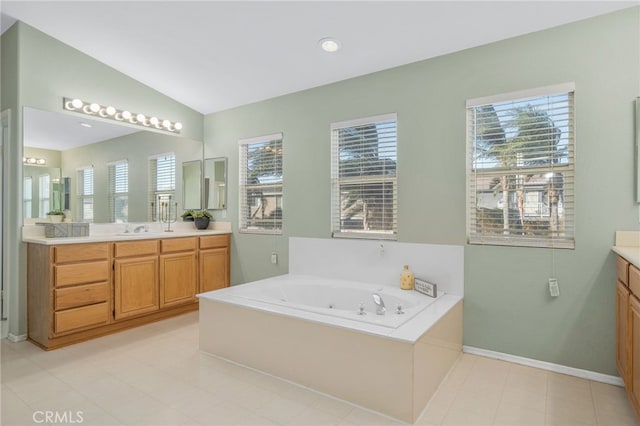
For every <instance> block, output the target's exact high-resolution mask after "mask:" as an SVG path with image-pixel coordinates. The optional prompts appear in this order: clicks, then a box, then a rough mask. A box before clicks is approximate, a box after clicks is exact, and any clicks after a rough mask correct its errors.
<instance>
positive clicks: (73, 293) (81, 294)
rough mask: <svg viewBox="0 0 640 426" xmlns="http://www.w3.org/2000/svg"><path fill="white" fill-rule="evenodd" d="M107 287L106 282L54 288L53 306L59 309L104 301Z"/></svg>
mask: <svg viewBox="0 0 640 426" xmlns="http://www.w3.org/2000/svg"><path fill="white" fill-rule="evenodd" d="M108 289H109V286H108V283H107V282H103V283H98V284H86V285H80V286H76V287H66V288H60V289H56V293H55V295H56V297H55V303H56V304H55V308H56V310H61V309H69V308H75V307H77V306H84V305H91V304H94V303H100V302H106V301H107V295H108Z"/></svg>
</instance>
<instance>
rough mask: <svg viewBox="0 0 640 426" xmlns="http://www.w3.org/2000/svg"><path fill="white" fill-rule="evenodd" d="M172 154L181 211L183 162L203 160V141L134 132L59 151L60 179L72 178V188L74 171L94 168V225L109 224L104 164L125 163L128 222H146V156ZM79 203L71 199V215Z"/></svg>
mask: <svg viewBox="0 0 640 426" xmlns="http://www.w3.org/2000/svg"><path fill="white" fill-rule="evenodd" d="M167 152H173V153H175V155H176V197H177V198H176V200H175V201H176V202H178V204H179V206H178V211H179V212H181V211H182V186H181V185H180V182H182V167H181V165H182V163H183V162H185V161H193V160H201V159H202V142H201V141H192V140H189V139H185V138H179V137H177V136H173V135H161V134H158V133H153V132H146V131H142V132H136V133H132V134H129V135H126V136H121V137H118V138H114V139H109V140H107V141H103V142H100V143H94V144H90V145H84V146H80V147H77V148H73V149H68V150H66V151H62V176H66V177H70V178H71V187H72V188H75V182H76V181H77V175H76V170H78V169H79V168H81V167H86V166H88V165H93V173H94V177H93V179H94V194H95V196H94V200H93V202H94V222H95V223H104V222H108V221H109V204H108V194H109V170H108V166H107V163H109V162H114V161H119V160H125V159H126V160H127V162H128V167H129V206H128V208H129V212H128V213H129V221H130V222H146V221H147V220H148V216H149V214H148V212H149V205H148V199H149V187H150V184H149V174H148V169H149V166H148V163H149V157H150V156H153V155H158V154H163V153H167ZM77 203H78V200H77V199H76V198H75V197H72V200H71V212H72V214H73V215H74V217H75V216H76V215H77V213H78V212H79V210H78V205H77Z"/></svg>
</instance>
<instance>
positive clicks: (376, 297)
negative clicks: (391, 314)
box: [372, 293, 387, 315]
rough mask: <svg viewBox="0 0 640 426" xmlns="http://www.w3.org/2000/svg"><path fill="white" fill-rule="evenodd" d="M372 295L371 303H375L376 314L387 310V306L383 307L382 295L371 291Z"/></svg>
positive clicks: (382, 313)
mask: <svg viewBox="0 0 640 426" xmlns="http://www.w3.org/2000/svg"><path fill="white" fill-rule="evenodd" d="M372 297H373V303H375V305H376V314H377V315H384V313H385V312H386V311H387V308H385V307H384V300H382V297H381V296H380V295H379V294H378V293H373V295H372Z"/></svg>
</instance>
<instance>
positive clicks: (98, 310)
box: [55, 302, 109, 333]
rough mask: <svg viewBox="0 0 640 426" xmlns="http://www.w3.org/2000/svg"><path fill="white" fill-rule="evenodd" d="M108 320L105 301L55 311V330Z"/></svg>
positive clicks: (97, 323)
mask: <svg viewBox="0 0 640 426" xmlns="http://www.w3.org/2000/svg"><path fill="white" fill-rule="evenodd" d="M108 321H109V309H108V304H107V303H106V302H104V303H98V304H96V305H90V306H83V307H80V308H73V309H67V310H66V311H60V312H56V313H55V332H56V333H64V332H66V331H71V330H75V329H78V328H85V327H90V326H98V325H102V324H106V323H107V322H108Z"/></svg>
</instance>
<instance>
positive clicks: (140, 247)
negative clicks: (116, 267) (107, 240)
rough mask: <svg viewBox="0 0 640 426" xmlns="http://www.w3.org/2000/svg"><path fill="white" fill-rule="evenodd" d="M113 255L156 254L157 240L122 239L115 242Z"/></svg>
mask: <svg viewBox="0 0 640 426" xmlns="http://www.w3.org/2000/svg"><path fill="white" fill-rule="evenodd" d="M114 247H115V257H127V256H146V255H150V254H158V240H145V241H123V242H120V243H115V244H114Z"/></svg>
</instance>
